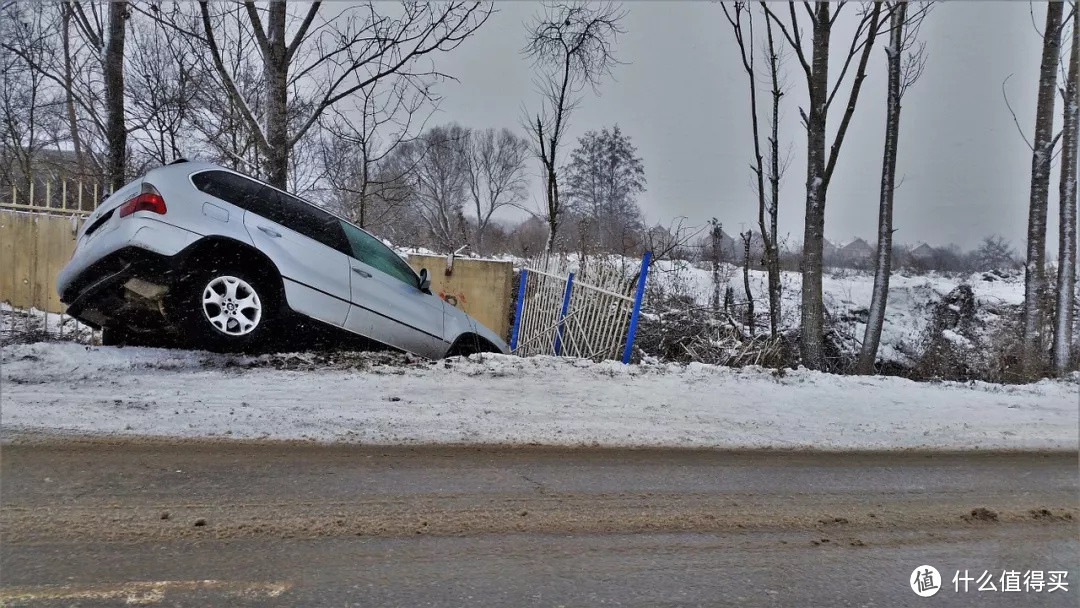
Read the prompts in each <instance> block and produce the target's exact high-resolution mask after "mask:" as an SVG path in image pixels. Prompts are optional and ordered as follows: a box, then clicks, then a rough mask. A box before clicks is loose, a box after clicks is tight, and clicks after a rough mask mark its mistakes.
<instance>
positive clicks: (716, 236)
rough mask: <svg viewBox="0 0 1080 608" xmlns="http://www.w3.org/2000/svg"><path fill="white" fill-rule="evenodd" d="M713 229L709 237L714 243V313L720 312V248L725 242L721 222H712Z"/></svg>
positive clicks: (712, 253) (712, 252) (712, 255)
mask: <svg viewBox="0 0 1080 608" xmlns="http://www.w3.org/2000/svg"><path fill="white" fill-rule="evenodd" d="M710 224H711V225H712V228H711V229H710V230H709V237H710V239H711V243H712V251H711V252H710V254H711V258H712V259H711V260H710V261H711V262H712V283H713V292H712V309H713V312H719V311H720V247H721V245H722V242H723V234H724V232H723V230H722V229H721V228H720V222H719V221H717V219H716V218H715V217H714V218H713V219H712V221H711V222H710Z"/></svg>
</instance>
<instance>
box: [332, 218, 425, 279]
mask: <svg viewBox="0 0 1080 608" xmlns="http://www.w3.org/2000/svg"><path fill="white" fill-rule="evenodd" d="M338 221H339V222H340V224H341V228H342V230H344V231H345V237H346V238H347V239H348V241H349V247H350V248H351V250H352V253H351V254H350V255H352V257H354V258H356V259H358V260H360V261H361V262H363V263H365V264H367V265H368V266H371V267H372V268H375V269H376V270H381V271H382V272H385V273H386V274H388V275H390V276H392V277H394V278H395V279H397V280H399V281H401V282H402V283H407V284H409V285H412V286H413V287H417V286H418V285H417V278H416V273H415V272H413V270H412V268H410V267H409V265H408V264H406V263H405V260H403V259H401V256H399V255H398V254H396V253H394V251H393V250H392V249H390V248H389V247H387V246H386V245H383V244H382V241H380V240H379V239H377V238H375V237H373V236H371V235H370V234H368V233H366V232H364V231H363V230H360V229H359V228H357V227H356V226H353V225H352V224H350V223H348V222H345V221H341V220H338Z"/></svg>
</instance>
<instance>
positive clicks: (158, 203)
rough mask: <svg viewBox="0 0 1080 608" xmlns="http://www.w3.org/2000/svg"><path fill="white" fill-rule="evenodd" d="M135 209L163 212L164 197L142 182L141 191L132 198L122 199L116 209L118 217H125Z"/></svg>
mask: <svg viewBox="0 0 1080 608" xmlns="http://www.w3.org/2000/svg"><path fill="white" fill-rule="evenodd" d="M136 211H150V212H152V213H160V214H163V215H164V213H165V211H166V209H165V199H163V198H161V194H159V193H158V191H157V189H156V188H154V187H153V186H151V185H150V184H143V186H142V192H140V193H139V194H138V195H137V196H135V197H133V198H129V199H128V200H126V201H124V203H123V204H122V205H120V207H119V208H118V209H117V213H118V214H119V215H120V217H127V216H129V215H131V214H132V213H135V212H136Z"/></svg>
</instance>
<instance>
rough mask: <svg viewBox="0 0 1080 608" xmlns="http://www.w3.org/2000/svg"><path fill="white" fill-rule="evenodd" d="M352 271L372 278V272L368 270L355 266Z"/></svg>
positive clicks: (366, 277)
mask: <svg viewBox="0 0 1080 608" xmlns="http://www.w3.org/2000/svg"><path fill="white" fill-rule="evenodd" d="M352 271H353V272H355V273H356V274H358V275H360V276H362V277H364V278H365V279H370V278H371V273H370V272H367V271H366V270H361V269H359V268H353V269H352Z"/></svg>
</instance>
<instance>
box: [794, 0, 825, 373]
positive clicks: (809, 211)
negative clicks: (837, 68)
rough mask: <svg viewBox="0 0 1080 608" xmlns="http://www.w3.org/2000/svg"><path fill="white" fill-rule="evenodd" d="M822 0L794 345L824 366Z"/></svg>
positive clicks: (807, 360) (809, 361) (815, 365)
mask: <svg viewBox="0 0 1080 608" xmlns="http://www.w3.org/2000/svg"><path fill="white" fill-rule="evenodd" d="M831 27H832V25H831V23H830V16H829V4H828V2H819V3H817V5H816V8H815V23H814V29H813V60H812V68H811V78H810V79H809V82H808V83H807V84H808V85H809V93H810V112H809V116H807V117H806V219H805V224H804V228H803V259H802V312H801V328H800V350H801V354H802V362H803V365H805V366H807V367H809V368H811V369H824V368H825V337H824V325H825V306H824V303H823V302H822V295H821V274H822V253H823V252H822V248H823V246H824V240H825V193H826V184H825V162H826V158H825V137H826V132H825V126H826V110H827V109H826V107H825V104H826V102H827V100H828V95H829V37H830V34H831V31H830V30H831Z"/></svg>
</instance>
